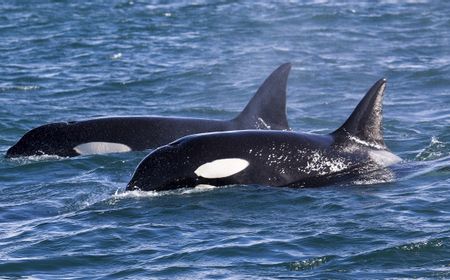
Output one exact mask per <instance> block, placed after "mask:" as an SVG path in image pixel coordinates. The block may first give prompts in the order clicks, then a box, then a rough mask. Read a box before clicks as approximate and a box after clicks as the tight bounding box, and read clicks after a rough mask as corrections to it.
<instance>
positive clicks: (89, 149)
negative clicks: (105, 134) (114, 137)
mask: <svg viewBox="0 0 450 280" xmlns="http://www.w3.org/2000/svg"><path fill="white" fill-rule="evenodd" d="M73 149H74V150H75V152H77V153H79V154H80V155H95V154H107V153H124V152H129V151H131V148H130V147H128V146H127V145H124V144H120V143H111V142H89V143H84V144H80V145H78V146H76V147H75V148H73Z"/></svg>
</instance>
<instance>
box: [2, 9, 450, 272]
mask: <svg viewBox="0 0 450 280" xmlns="http://www.w3.org/2000/svg"><path fill="white" fill-rule="evenodd" d="M86 2H87V1H65V0H60V1H56V0H55V1H45V0H44V1H10V0H3V1H2V2H1V3H0V102H1V104H2V105H1V107H0V278H2V279H62V278H64V279H116V278H124V279H136V278H137V279H142V278H154V279H192V278H197V279H224V278H225V279H276V278H282V279H297V278H321V279H324V278H330V279H368V278H377V279H380V278H389V279H403V278H424V279H428V278H437V279H448V278H450V48H449V45H450V17H449V16H448V15H449V14H450V3H449V2H447V1H431V0H430V1H428V0H423V1H395V0H389V1H377V3H376V4H375V3H373V2H372V1H367V2H361V1H345V2H346V4H343V2H341V1H339V2H337V1H336V2H335V1H295V0H292V1H200V0H199V1H173V2H171V1H140V0H136V1H134V0H133V1H121V0H114V1H100V0H99V1H92V3H86ZM284 62H292V64H293V69H292V72H291V75H290V78H289V85H288V118H289V122H290V125H291V127H292V128H293V129H294V130H299V131H306V132H313V133H328V132H330V131H333V130H334V129H335V128H337V127H338V126H340V125H341V124H342V122H343V121H344V120H345V119H346V118H347V117H348V116H349V114H350V113H351V111H352V110H353V108H354V107H355V106H356V104H357V102H358V101H359V100H360V98H361V97H362V96H363V94H364V93H365V92H366V90H367V89H368V88H369V87H370V86H371V85H372V84H373V83H374V82H375V81H376V80H378V79H379V78H381V77H386V78H387V79H388V88H387V95H386V98H385V102H384V104H385V107H384V132H385V139H386V143H387V145H388V146H389V147H390V149H391V150H392V151H393V152H394V153H396V154H397V155H399V156H400V157H401V158H402V159H403V162H402V163H400V164H398V165H396V166H394V167H393V171H394V173H395V175H396V177H395V179H392V180H387V181H383V180H374V181H373V182H367V181H366V182H358V183H354V184H347V185H330V186H326V187H322V188H306V189H289V188H271V187H267V186H258V185H250V186H228V187H222V188H200V189H193V190H179V191H173V192H165V193H144V192H131V193H126V192H125V191H124V189H125V185H126V183H127V182H128V181H129V179H130V177H131V175H132V173H133V171H134V168H135V167H136V166H137V164H138V163H139V161H140V160H141V159H142V158H143V157H144V156H145V155H147V154H148V152H149V151H143V152H131V153H124V154H111V155H94V156H84V157H77V158H48V157H40V158H24V159H17V160H6V159H4V158H3V156H4V154H5V152H6V150H7V149H8V148H9V147H10V146H11V145H13V144H14V143H15V142H16V141H17V140H18V139H19V138H20V137H21V136H22V135H23V134H24V133H25V132H26V131H28V130H29V129H31V128H33V127H36V126H39V125H42V124H45V123H49V122H56V121H68V120H80V119H87V118H93V117H98V116H111V115H115V116H117V115H120V116H122V115H167V116H189V117H201V118H214V119H229V118H232V117H233V116H235V115H236V114H238V113H239V112H240V110H242V108H243V107H244V106H245V104H246V103H247V101H248V100H249V99H250V97H251V96H252V95H253V93H254V92H255V91H256V89H257V87H258V86H259V85H260V84H261V82H262V81H263V80H264V78H265V77H266V76H267V75H268V74H269V73H270V72H271V71H272V70H274V69H275V68H276V67H277V66H278V65H279V64H281V63H284ZM168 172H170V170H169V171H168Z"/></svg>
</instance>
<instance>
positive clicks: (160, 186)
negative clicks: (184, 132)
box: [126, 79, 400, 191]
mask: <svg viewBox="0 0 450 280" xmlns="http://www.w3.org/2000/svg"><path fill="white" fill-rule="evenodd" d="M385 87H386V80H385V79H381V80H379V81H377V82H376V83H375V84H374V85H373V86H372V87H371V88H370V89H369V91H368V92H367V94H366V95H365V97H364V98H363V99H362V100H361V101H360V103H359V104H358V105H357V107H356V109H355V110H354V112H353V113H352V114H351V115H350V117H349V118H348V119H347V121H346V122H345V123H344V124H343V125H342V126H341V127H340V128H339V129H337V130H336V131H334V132H332V133H330V134H327V135H317V134H308V133H300V132H294V131H262V130H260V131H257V130H246V131H230V132H215V133H204V134H198V135H191V136H187V137H184V138H181V139H179V140H177V141H174V142H172V143H170V144H169V145H166V146H163V147H160V148H158V149H156V150H154V151H153V152H152V153H150V154H149V155H148V156H147V157H146V158H145V159H144V160H143V161H142V162H141V163H140V164H139V165H138V167H137V168H136V170H135V172H134V174H133V176H132V178H131V180H130V182H129V183H128V185H127V187H126V190H129V191H132V190H142V191H165V190H172V189H177V188H192V187H196V186H205V185H209V186H223V185H235V184H238V185H241V184H242V185H253V184H257V185H266V186H274V187H282V186H287V187H315V186H322V185H327V184H330V183H335V182H340V181H341V180H348V179H349V178H352V177H354V176H359V175H363V174H368V173H370V172H375V171H377V170H383V169H385V168H386V167H388V166H390V165H392V164H395V163H397V162H399V161H400V158H399V157H398V156H396V155H394V154H393V153H392V152H390V151H389V149H388V148H387V147H386V145H385V143H384V139H383V132H382V99H383V95H384V91H385Z"/></svg>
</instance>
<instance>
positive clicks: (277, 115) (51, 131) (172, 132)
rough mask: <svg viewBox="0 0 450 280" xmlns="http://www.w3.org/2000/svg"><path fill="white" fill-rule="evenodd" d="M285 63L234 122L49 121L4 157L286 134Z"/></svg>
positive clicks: (122, 149)
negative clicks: (232, 133) (193, 137)
mask: <svg viewBox="0 0 450 280" xmlns="http://www.w3.org/2000/svg"><path fill="white" fill-rule="evenodd" d="M290 69H291V64H290V63H286V64H283V65H281V66H280V67H278V68H277V69H276V70H275V71H274V72H273V73H272V74H271V75H270V76H269V77H268V78H267V79H266V80H265V81H264V83H263V84H262V85H261V86H260V87H259V89H258V91H257V92H256V94H255V95H254V96H253V98H252V99H251V100H250V102H249V103H248V104H247V106H246V107H245V108H244V110H243V111H242V112H241V113H240V114H239V115H238V116H237V117H236V118H234V119H232V120H228V121H219V120H207V119H194V118H175V117H109V118H98V119H91V120H85V121H78V122H61V123H52V124H47V125H43V126H40V127H37V128H35V129H32V130H31V131H29V132H27V133H26V134H25V135H24V136H23V137H22V138H21V139H20V140H19V141H18V142H17V143H16V144H15V145H14V146H12V147H11V148H10V149H9V150H8V151H7V153H6V157H8V158H12V157H20V156H33V155H57V156H69V157H71V156H77V155H80V154H102V153H111V152H126V151H131V150H145V149H149V148H156V147H159V146H161V145H165V144H167V143H170V142H171V141H174V140H176V139H178V138H180V137H182V136H186V135H190V134H195V133H203V132H213V131H228V130H242V129H276V130H287V129H289V125H288V122H287V118H286V87H287V78H288V75H289V72H290Z"/></svg>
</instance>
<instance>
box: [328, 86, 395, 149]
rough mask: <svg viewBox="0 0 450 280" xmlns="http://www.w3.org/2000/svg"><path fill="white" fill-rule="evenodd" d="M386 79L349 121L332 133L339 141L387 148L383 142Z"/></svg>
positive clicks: (362, 102) (356, 109)
mask: <svg viewBox="0 0 450 280" xmlns="http://www.w3.org/2000/svg"><path fill="white" fill-rule="evenodd" d="M385 88H386V79H381V80H379V81H377V82H376V83H375V84H374V85H373V86H372V87H371V88H370V89H369V91H368V92H367V93H366V95H365V96H364V98H363V99H362V100H361V101H360V102H359V104H358V106H356V108H355V110H354V111H353V113H352V114H351V115H350V117H349V118H348V119H347V121H346V122H345V123H344V124H343V125H342V126H341V127H340V128H339V129H337V130H336V131H335V132H333V133H332V135H333V136H335V138H337V139H342V141H345V140H346V139H348V138H349V137H351V138H352V137H355V138H356V139H353V140H356V141H358V140H360V141H362V143H366V144H368V145H372V146H375V147H379V148H385V147H386V146H385V144H384V140H383V128H382V120H383V114H382V111H383V96H384V90H385Z"/></svg>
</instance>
